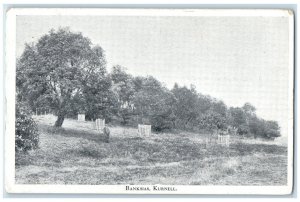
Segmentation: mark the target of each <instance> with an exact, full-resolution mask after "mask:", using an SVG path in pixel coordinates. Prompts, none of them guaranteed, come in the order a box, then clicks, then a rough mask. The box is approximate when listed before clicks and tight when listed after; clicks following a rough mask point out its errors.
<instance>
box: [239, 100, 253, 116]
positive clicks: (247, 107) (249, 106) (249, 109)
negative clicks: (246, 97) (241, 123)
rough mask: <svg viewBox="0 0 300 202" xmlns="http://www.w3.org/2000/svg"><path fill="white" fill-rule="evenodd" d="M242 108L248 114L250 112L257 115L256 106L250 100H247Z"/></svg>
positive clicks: (251, 114)
mask: <svg viewBox="0 0 300 202" xmlns="http://www.w3.org/2000/svg"><path fill="white" fill-rule="evenodd" d="M242 110H243V111H244V112H245V113H246V114H248V115H250V116H253V115H255V111H256V108H255V107H254V106H253V105H252V104H250V103H249V102H246V103H245V104H244V106H243V107H242Z"/></svg>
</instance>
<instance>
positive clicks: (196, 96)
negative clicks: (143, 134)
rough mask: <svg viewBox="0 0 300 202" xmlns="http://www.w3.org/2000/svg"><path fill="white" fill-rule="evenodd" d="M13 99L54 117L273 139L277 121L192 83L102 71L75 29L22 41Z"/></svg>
mask: <svg viewBox="0 0 300 202" xmlns="http://www.w3.org/2000/svg"><path fill="white" fill-rule="evenodd" d="M17 99H18V101H19V102H22V103H27V105H28V106H29V107H30V108H31V110H32V111H35V110H36V109H37V108H39V107H48V108H49V109H51V111H53V112H54V113H55V114H56V115H57V116H58V119H57V121H56V123H55V126H56V127H60V126H62V124H63V121H64V118H65V117H67V116H71V117H72V116H73V117H75V116H76V115H77V114H78V113H85V114H86V118H87V119H90V120H94V119H96V118H105V119H106V122H119V123H120V124H123V125H137V124H141V123H143V124H151V125H152V128H153V129H154V130H156V131H164V130H172V129H182V130H191V131H199V130H201V131H203V130H205V131H209V132H213V131H220V132H222V131H226V130H227V129H228V128H229V127H230V128H233V129H236V131H237V134H239V135H244V136H254V137H262V138H268V139H273V138H275V137H278V136H280V132H279V131H280V130H279V126H278V123H277V122H275V121H266V120H263V119H261V118H259V117H258V116H257V115H256V113H255V107H254V106H252V105H251V104H249V103H246V104H245V105H244V106H243V107H229V108H228V107H227V106H226V105H225V104H224V103H223V102H222V101H220V100H216V99H214V98H212V97H210V96H207V95H202V94H201V93H198V92H197V91H196V88H195V87H194V86H190V87H186V86H180V85H178V84H175V85H174V87H173V88H172V89H168V88H166V87H165V86H164V85H163V84H162V83H161V82H160V81H158V80H157V79H155V78H154V77H152V76H147V77H141V76H137V77H134V76H132V75H130V74H129V73H127V72H126V71H125V68H123V67H121V66H114V67H113V68H112V70H111V71H110V72H107V68H106V60H105V55H104V50H103V49H102V48H101V47H100V46H97V45H96V46H92V43H91V41H90V40H89V39H88V38H86V37H83V36H82V34H81V33H73V32H71V31H70V30H69V29H66V28H64V29H59V30H57V31H55V30H51V31H50V32H49V33H48V34H46V35H44V36H43V37H41V38H40V39H39V40H38V42H37V43H36V44H31V45H26V47H25V50H24V52H23V54H22V56H21V57H20V58H19V59H18V61H17Z"/></svg>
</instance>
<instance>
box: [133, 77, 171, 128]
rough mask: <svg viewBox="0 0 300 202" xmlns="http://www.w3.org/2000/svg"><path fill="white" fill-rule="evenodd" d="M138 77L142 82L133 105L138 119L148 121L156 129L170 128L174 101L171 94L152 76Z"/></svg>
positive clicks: (143, 121)
mask: <svg viewBox="0 0 300 202" xmlns="http://www.w3.org/2000/svg"><path fill="white" fill-rule="evenodd" d="M139 79H140V80H141V81H142V82H141V86H140V90H139V91H138V92H137V93H135V96H134V107H135V111H136V113H137V114H138V116H139V117H140V121H141V122H142V123H147V121H148V123H150V124H151V125H152V127H153V129H154V130H157V131H161V130H165V129H170V128H172V127H173V121H174V120H173V119H174V113H173V111H172V110H173V102H174V101H175V98H174V96H173V94H172V93H171V92H170V91H169V90H168V89H166V88H164V87H163V86H162V84H161V83H160V82H159V81H158V80H156V79H155V78H154V77H151V76H150V77H146V78H143V79H142V78H139ZM145 121H146V122H145Z"/></svg>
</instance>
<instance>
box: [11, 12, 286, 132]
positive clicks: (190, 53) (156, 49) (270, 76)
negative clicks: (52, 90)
mask: <svg viewBox="0 0 300 202" xmlns="http://www.w3.org/2000/svg"><path fill="white" fill-rule="evenodd" d="M59 27H69V28H70V30H71V31H74V32H82V34H83V35H84V36H86V37H88V38H90V39H91V41H92V43H93V44H94V45H96V44H98V45H100V46H101V47H102V48H103V49H104V50H105V55H106V60H107V68H108V70H110V68H111V67H112V66H113V65H121V66H123V67H125V68H126V69H127V72H128V73H130V74H132V75H134V76H138V75H140V76H146V75H152V76H154V77H156V78H157V79H158V80H160V81H161V82H163V83H164V84H165V85H166V87H168V88H172V87H173V85H174V83H175V82H177V83H178V84H179V85H180V86H183V85H186V86H190V84H193V85H195V86H196V89H197V91H198V92H200V93H202V94H209V95H210V96H212V97H215V98H217V99H220V100H223V101H224V102H225V104H227V105H228V106H233V107H236V106H239V107H241V106H242V105H243V104H244V103H246V102H250V103H251V104H253V105H254V106H255V107H256V109H257V114H258V115H259V116H260V117H262V118H264V119H267V120H275V121H278V122H279V124H280V126H281V128H282V135H283V136H285V135H287V132H286V130H287V120H288V75H289V68H288V67H289V54H291V53H289V43H288V40H289V38H288V37H289V29H288V18H287V17H212V16H206V17H199V16H198V17H195V16H180V17H178V16H18V17H17V47H16V48H17V56H20V55H21V54H22V51H23V50H24V44H25V43H30V42H36V41H37V40H38V39H39V38H40V37H41V36H43V35H44V34H46V33H47V32H49V30H50V29H52V28H54V29H58V28H59Z"/></svg>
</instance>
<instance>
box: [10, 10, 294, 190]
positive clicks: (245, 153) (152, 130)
mask: <svg viewBox="0 0 300 202" xmlns="http://www.w3.org/2000/svg"><path fill="white" fill-rule="evenodd" d="M6 36H7V38H6V51H7V55H6V67H5V71H6V75H5V76H6V81H5V82H6V83H5V86H6V94H5V99H6V133H5V165H6V169H5V173H6V174H5V178H6V179H5V180H6V181H5V183H6V184H5V185H6V190H7V192H9V193H115V194H274V195H278V194H280V195H283V194H290V193H291V191H292V185H293V120H294V118H293V99H294V98H293V96H294V95H293V85H294V80H293V78H294V58H293V57H294V48H293V47H294V14H293V12H292V11H291V10H284V9H282V10H280V9H277V10H275V9H273V10H272V9H269V10H263V9H256V10H251V9H245V10H238V9H236V10H234V9H231V10H230V9H219V10H210V9H67V8H65V9H54V8H52V9H51V8H48V9H41V8H40V9H39V8H36V9H29V8H27V9H18V8H15V9H11V10H9V11H8V12H7V27H6Z"/></svg>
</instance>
